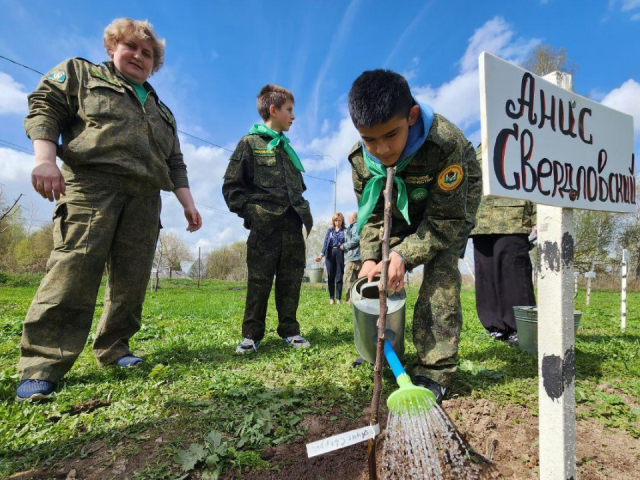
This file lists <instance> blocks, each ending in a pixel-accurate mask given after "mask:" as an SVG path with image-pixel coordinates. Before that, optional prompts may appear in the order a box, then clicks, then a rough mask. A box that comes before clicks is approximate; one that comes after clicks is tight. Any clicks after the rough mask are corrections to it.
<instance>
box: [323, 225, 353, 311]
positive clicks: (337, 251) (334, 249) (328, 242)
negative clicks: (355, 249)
mask: <svg viewBox="0 0 640 480" xmlns="http://www.w3.org/2000/svg"><path fill="white" fill-rule="evenodd" d="M331 224H332V226H331V227H329V229H328V230H327V234H326V235H325V237H324V244H323V245H322V253H321V254H320V255H318V257H317V258H316V262H319V261H320V260H322V257H324V258H325V260H326V265H327V277H329V297H330V300H329V304H331V305H333V304H334V302H335V303H338V304H340V300H341V298H342V277H343V275H344V251H343V250H342V249H341V248H340V247H341V246H342V245H343V244H344V242H345V241H346V230H345V228H344V215H342V213H340V212H338V213H334V214H333V217H331Z"/></svg>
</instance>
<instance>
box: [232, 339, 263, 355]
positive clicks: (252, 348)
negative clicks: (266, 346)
mask: <svg viewBox="0 0 640 480" xmlns="http://www.w3.org/2000/svg"><path fill="white" fill-rule="evenodd" d="M259 346H260V342H254V341H253V340H251V339H250V338H243V339H242V342H240V344H239V345H238V346H237V347H236V353H237V354H238V355H244V354H245V353H255V352H257V351H258V347H259Z"/></svg>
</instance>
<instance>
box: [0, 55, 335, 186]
mask: <svg viewBox="0 0 640 480" xmlns="http://www.w3.org/2000/svg"><path fill="white" fill-rule="evenodd" d="M0 58H2V59H4V60H7V61H9V62H11V63H14V64H16V65H19V66H21V67H23V68H26V69H27V70H31V71H32V72H36V73H39V74H40V75H44V73H42V72H40V71H38V70H36V69H35V68H31V67H29V66H27V65H23V64H22V63H20V62H16V61H15V60H11V59H10V58H7V57H5V56H3V55H0ZM178 132H179V133H182V134H183V135H186V136H187V137H191V138H194V139H196V140H199V141H201V142H203V143H206V144H208V145H211V146H214V147H216V148H220V149H222V150H226V151H227V152H231V153H233V150H231V149H229V148H226V147H223V146H221V145H218V144H216V143H213V142H210V141H208V140H205V139H204V138H200V137H198V136H196V135H193V134H192V133H189V132H185V131H184V130H178ZM7 143H9V142H7ZM14 145H15V144H14ZM302 175H304V176H305V177H309V178H314V179H316V180H322V181H323V182H329V183H336V182H335V181H334V180H329V179H327V178H321V177H315V176H313V175H309V174H308V173H303V174H302Z"/></svg>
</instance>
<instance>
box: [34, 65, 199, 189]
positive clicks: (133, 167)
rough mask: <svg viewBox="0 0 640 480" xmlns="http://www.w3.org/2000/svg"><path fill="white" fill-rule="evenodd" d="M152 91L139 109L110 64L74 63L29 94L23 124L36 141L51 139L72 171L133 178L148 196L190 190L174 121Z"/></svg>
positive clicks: (47, 77) (130, 90)
mask: <svg viewBox="0 0 640 480" xmlns="http://www.w3.org/2000/svg"><path fill="white" fill-rule="evenodd" d="M145 87H146V88H147V90H148V91H149V95H148V96H147V99H146V102H145V104H144V106H143V105H142V103H141V102H140V100H139V99H138V96H137V95H136V92H135V91H134V89H133V87H132V86H131V85H130V84H129V82H127V81H126V80H125V79H124V77H122V76H121V75H120V74H119V73H118V72H116V71H115V68H114V66H113V63H111V62H106V63H105V65H94V64H93V63H91V62H89V61H87V60H84V59H82V58H72V59H69V60H66V61H64V62H62V63H61V64H60V65H58V66H56V67H55V68H54V69H53V70H51V72H50V73H49V74H47V75H45V76H44V77H43V78H42V80H40V84H39V85H38V88H37V90H36V91H35V92H33V93H32V94H30V95H29V114H28V115H27V117H26V119H25V122H24V125H25V130H26V132H27V136H28V137H29V138H30V139H31V140H32V141H33V140H50V141H52V142H54V143H56V144H57V143H58V138H59V137H60V135H62V144H61V145H59V146H58V152H57V153H58V156H59V157H60V158H61V159H62V160H63V161H64V162H65V165H66V167H68V168H69V169H71V171H77V172H78V173H80V172H82V171H99V172H103V173H107V174H113V175H114V176H120V177H122V176H124V177H126V178H128V179H131V178H133V179H137V180H138V181H140V183H141V184H143V185H145V186H146V187H147V188H148V190H149V191H157V190H159V189H161V190H167V191H171V190H174V189H176V188H182V187H188V186H189V181H188V179H187V167H186V166H185V164H184V161H183V158H182V153H181V151H180V143H179V141H178V135H177V133H178V132H177V127H176V121H175V119H174V117H173V115H172V113H171V111H170V110H169V109H168V108H167V107H166V106H165V105H164V104H163V103H162V102H161V101H160V99H159V98H158V95H157V94H156V92H155V90H154V89H153V88H152V87H151V85H149V84H148V83H145Z"/></svg>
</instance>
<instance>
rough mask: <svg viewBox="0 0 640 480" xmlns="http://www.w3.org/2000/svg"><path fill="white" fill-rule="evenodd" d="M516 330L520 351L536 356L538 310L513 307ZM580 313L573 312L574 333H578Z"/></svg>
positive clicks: (535, 308)
mask: <svg viewBox="0 0 640 480" xmlns="http://www.w3.org/2000/svg"><path fill="white" fill-rule="evenodd" d="M513 314H514V315H515V317H516V327H517V329H518V343H519V346H520V348H521V349H522V350H524V351H525V352H527V353H530V354H531V355H537V354H538V308H537V307H513ZM581 319H582V312H578V311H577V310H576V311H574V312H573V328H574V332H577V331H578V327H579V326H580V320H581Z"/></svg>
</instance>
